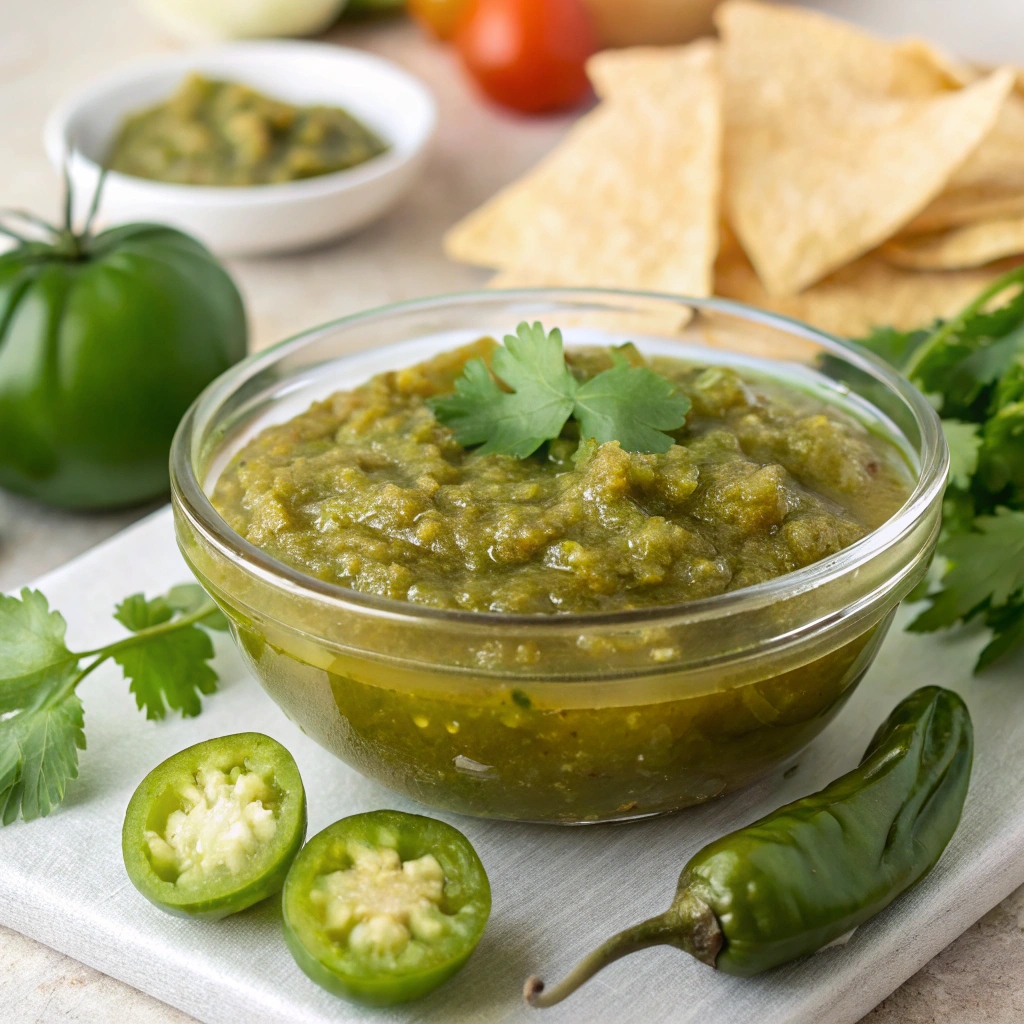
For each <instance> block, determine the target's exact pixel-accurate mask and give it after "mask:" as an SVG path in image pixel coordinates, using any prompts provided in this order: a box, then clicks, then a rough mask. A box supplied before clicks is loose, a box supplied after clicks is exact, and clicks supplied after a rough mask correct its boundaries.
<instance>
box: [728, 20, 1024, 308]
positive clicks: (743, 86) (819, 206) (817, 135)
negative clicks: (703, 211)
mask: <svg viewBox="0 0 1024 1024" xmlns="http://www.w3.org/2000/svg"><path fill="white" fill-rule="evenodd" d="M717 22H718V25H719V28H720V30H721V32H722V36H723V39H724V46H723V50H722V53H723V72H724V95H725V207H726V215H727V217H728V219H729V222H730V223H731V224H732V226H733V228H734V229H735V231H736V232H737V234H738V235H739V238H740V240H741V242H742V244H743V248H744V249H745V250H746V252H747V254H748V255H749V256H750V258H751V260H752V262H753V264H754V266H755V267H756V268H757V272H758V274H759V276H760V277H761V279H762V281H763V282H764V283H765V286H766V288H767V290H768V291H769V292H770V293H771V294H772V295H775V296H786V295H792V294H794V293H796V292H798V291H800V290H801V289H802V288H805V287H807V286H808V285H810V284H813V283H814V282H815V281H818V280H820V279H821V278H822V277H824V276H825V275H826V274H828V273H830V272H831V271H833V270H836V269H837V268H839V267H842V266H844V265H845V264H847V263H849V262H851V261H852V260H854V259H856V258H857V257H859V256H861V255H862V254H864V253H866V252H868V251H870V250H871V249H873V248H875V247H876V246H877V245H879V244H880V243H882V242H884V241H885V240H886V239H888V238H890V237H892V236H893V235H894V234H895V233H896V232H897V231H899V230H900V229H901V228H902V227H903V226H904V225H906V224H907V223H908V222H909V221H910V220H912V219H913V218H914V217H915V216H916V215H917V214H919V213H920V212H921V211H922V210H923V209H924V208H925V207H926V206H927V205H928V203H930V202H931V201H932V200H933V199H935V198H936V196H938V195H939V194H940V193H941V192H942V191H943V190H944V189H945V187H946V185H947V184H948V182H949V181H950V179H951V178H952V177H953V175H954V173H955V172H956V170H957V169H958V168H959V167H960V166H961V164H963V163H964V161H965V160H966V159H967V158H968V157H969V156H970V154H971V153H972V152H973V151H974V150H975V149H976V148H977V147H978V145H979V144H980V143H981V141H982V139H984V138H985V136H986V135H988V134H989V132H990V131H991V130H992V127H993V125H994V124H995V123H996V118H997V117H998V115H999V112H1000V109H1001V107H1002V106H1003V104H1004V102H1005V100H1006V97H1007V95H1008V94H1009V92H1010V90H1011V89H1012V87H1013V82H1014V73H1013V72H1012V71H1011V70H1010V69H1001V70H999V71H996V72H993V73H992V74H990V75H988V76H985V77H982V78H980V79H979V80H978V81H977V82H975V83H972V84H970V85H967V86H966V87H963V88H957V87H956V86H955V84H954V83H952V82H951V75H950V72H949V69H948V68H946V67H945V66H944V65H942V64H940V63H938V62H937V61H935V60H933V59H932V56H931V54H932V51H930V50H929V49H928V48H927V47H925V46H923V45H921V44H913V45H911V44H903V45H894V44H891V43H887V42H884V41H882V40H878V39H874V38H872V37H871V36H868V35H865V34H863V33H861V32H860V31H858V30H856V29H853V28H851V27H850V26H848V25H846V24H844V23H842V22H838V21H833V20H832V19H829V18H826V17H824V16H823V15H820V14H817V13H814V12H811V11H806V10H802V9H797V8H788V7H777V6H768V5H762V4H758V3H752V2H749V0H728V2H727V3H725V4H723V5H722V7H720V8H719V10H718V14H717Z"/></svg>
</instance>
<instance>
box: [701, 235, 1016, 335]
mask: <svg viewBox="0 0 1024 1024" xmlns="http://www.w3.org/2000/svg"><path fill="white" fill-rule="evenodd" d="M1006 269H1007V266H1006V264H1002V265H996V266H991V267H987V268H985V269H984V270H947V271H930V272H929V271H915V270H904V269H901V268H899V267H894V266H892V265H891V264H889V263H886V262H885V260H883V259H881V258H880V257H878V256H875V255H871V256H864V257H862V258H861V259H859V260H857V261H856V262H855V263H851V264H850V265H849V266H847V267H843V268H842V269H841V270H838V271H836V272H835V273H834V274H832V275H831V276H830V277H828V278H826V279H825V280H824V281H822V282H820V283H819V284H816V285H814V287H812V288H809V289H807V291H805V292H803V293H801V294H800V295H793V296H789V297H783V298H780V297H777V296H771V295H769V294H768V293H767V292H766V291H765V289H764V286H763V285H762V284H761V282H760V281H759V280H758V277H757V274H755V273H754V268H753V267H752V266H751V265H750V262H749V260H747V258H746V257H745V256H744V255H743V252H742V250H740V249H739V247H738V246H736V247H729V248H728V249H727V250H726V251H724V252H723V253H722V254H721V255H720V256H719V260H718V263H717V264H716V266H715V271H716V276H715V292H716V294H718V295H721V296H723V297H724V298H729V299H737V300H738V301H740V302H746V303H749V304H750V305H752V306H760V307H761V308H763V309H769V310H772V311H773V312H776V313H781V314H782V315H783V316H789V317H793V318H794V319H795V320H802V321H803V322H804V323H808V324H811V325H812V326H813V327H817V328H819V329H820V330H823V331H828V332H830V333H831V334H837V335H839V336H841V337H847V338H858V337H863V336H864V335H865V334H867V333H868V332H869V331H870V330H871V329H872V328H874V327H879V326H886V325H887V326H891V327H896V328H898V329H900V330H912V329H914V328H917V327H921V326H924V325H926V324H929V323H931V322H932V321H933V320H935V319H936V318H939V317H949V316H953V315H954V314H955V313H958V312H959V311H960V310H961V309H963V307H964V306H966V305H967V303H968V302H970V301H971V300H972V299H974V298H976V297H977V295H978V293H979V292H980V291H981V290H982V289H983V288H984V287H985V286H986V285H988V284H991V282H992V281H994V280H995V278H996V277H997V276H998V275H999V274H1000V273H1002V272H1003V271H1004V270H1006Z"/></svg>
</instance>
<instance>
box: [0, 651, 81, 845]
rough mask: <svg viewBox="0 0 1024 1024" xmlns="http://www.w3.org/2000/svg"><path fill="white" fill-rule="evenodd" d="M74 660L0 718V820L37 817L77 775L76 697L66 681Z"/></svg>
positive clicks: (57, 800) (48, 809)
mask: <svg viewBox="0 0 1024 1024" xmlns="http://www.w3.org/2000/svg"><path fill="white" fill-rule="evenodd" d="M74 668H75V666H74V664H71V665H69V666H67V668H66V669H65V671H64V672H63V674H60V675H53V676H51V678H50V679H49V681H48V685H47V688H46V689H45V691H43V692H41V693H39V694H37V695H36V699H35V700H34V701H33V703H31V704H29V705H27V706H25V707H23V708H21V709H19V710H17V711H13V712H9V713H8V714H7V715H5V717H3V718H2V719H0V822H2V823H3V824H4V825H9V824H10V823H11V822H12V821H14V820H15V819H16V818H17V817H18V816H19V815H20V816H21V818H22V819H23V820H24V821H32V820H33V819H34V818H42V817H45V816H46V815H47V814H49V813H50V812H51V811H52V810H53V809H54V807H56V806H57V805H58V804H60V803H61V801H62V800H63V799H64V793H65V790H66V789H67V784H68V780H70V779H75V778H77V777H78V751H79V750H84V749H85V729H84V725H85V719H84V713H83V711H82V702H81V701H80V700H79V699H78V697H77V696H76V694H75V691H74V688H73V686H68V685H66V684H67V682H68V680H69V679H71V678H72V676H73V673H74Z"/></svg>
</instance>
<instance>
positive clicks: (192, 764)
mask: <svg viewBox="0 0 1024 1024" xmlns="http://www.w3.org/2000/svg"><path fill="white" fill-rule="evenodd" d="M305 838H306V794H305V791H304V790H303V787H302V779H301V777H300V776H299V769H298V767H297V766H296V764H295V761H294V759H293V758H292V755H291V754H289V753H288V751H287V750H285V748H284V747H282V746H281V744H280V743H278V742H277V741H276V740H272V739H271V738H270V737H269V736H264V735H262V734H261V733H258V732H244V733H239V734H237V735H235V736H222V737H220V738H219V739H215V740H207V741H206V742H205V743H197V744H196V745H195V746H194V747H188V748H187V749H186V750H182V751H180V752H179V753H177V754H175V755H174V756H173V757H169V758H168V759H167V760H166V761H164V762H163V763H162V764H159V765H157V767H156V768H154V769H153V770H152V771H151V772H150V773H149V774H148V775H147V776H146V777H145V778H144V779H143V780H142V782H141V783H140V784H139V788H138V789H137V790H135V794H134V796H133V797H132V798H131V801H130V802H129V804H128V811H127V813H126V814H125V819H124V828H123V830H122V833H121V848H122V852H123V854H124V866H125V869H126V870H127V872H128V877H129V878H130V879H131V881H132V884H133V885H134V886H135V888H136V889H138V890H139V892H141V893H142V895H143V896H145V897H146V899H148V900H149V901H150V902H151V903H155V904H156V905H157V906H158V907H160V909H161V910H166V911H168V913H171V914H178V915H182V916H188V917H200V918H211V919H216V918H221V917H225V916H226V915H228V914H234V913H235V912H237V911H239V910H244V909H245V908H246V907H251V906H252V905H253V904H254V903H257V902H259V901H260V900H263V899H266V898H267V897H268V896H273V895H274V893H277V892H280V891H281V887H282V886H283V885H284V879H285V875H286V874H287V872H288V868H289V867H290V866H291V863H292V860H294V858H295V855H296V854H297V853H298V852H299V849H300V847H301V846H302V841H303V839H305Z"/></svg>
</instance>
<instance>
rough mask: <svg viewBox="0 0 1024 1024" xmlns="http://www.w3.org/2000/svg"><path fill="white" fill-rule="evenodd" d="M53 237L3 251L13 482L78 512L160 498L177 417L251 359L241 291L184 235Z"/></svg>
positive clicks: (3, 355) (6, 404) (145, 232)
mask: <svg viewBox="0 0 1024 1024" xmlns="http://www.w3.org/2000/svg"><path fill="white" fill-rule="evenodd" d="M53 233H54V239H55V240H54V241H53V242H52V243H43V242H22V244H20V245H18V246H17V248H15V249H13V250H12V251H10V252H7V253H4V254H3V255H2V256H0V438H3V443H2V444H0V486H2V487H7V488H9V489H10V490H12V491H19V492H21V493H22V494H27V495H29V496H31V497H34V498H38V499H40V500H42V501H47V502H51V503H53V504H56V505H63V506H67V507H72V508H114V507H117V506H123V505H131V504H136V503H138V502H142V501H146V500H148V499H150V498H155V497H157V496H158V495H160V494H162V493H164V492H165V491H166V490H167V488H168V468H167V456H168V452H169V450H170V445H171V438H172V437H173V435H174V431H175V428H176V427H177V425H178V421H179V420H180V419H181V417H182V416H183V415H184V413H185V410H186V409H188V407H189V405H190V404H191V403H192V401H193V399H195V398H196V396H197V395H198V394H199V392H200V391H202V390H203V388H204V387H206V385H207V384H209V383H210V381H212V380H213V379H214V377H216V376H218V375H219V374H220V373H222V372H223V371H224V370H226V369H227V368H228V367H229V366H231V365H232V364H233V363H235V362H237V361H238V360H239V359H241V358H242V357H243V356H244V355H245V347H246V324H245V310H244V308H243V306H242V299H241V296H240V295H239V293H238V289H237V288H236V287H235V285H234V282H233V281H232V280H231V278H230V277H229V276H228V274H227V272H226V271H225V270H224V268H223V267H222V266H221V265H220V264H219V263H218V262H217V261H216V259H214V257H213V256H212V255H211V254H210V253H209V252H208V251H207V250H206V249H205V248H204V247H203V246H202V245H200V244H199V242H197V241H196V240H195V239H193V238H190V237H189V236H188V235H184V234H182V233H181V232H180V231H174V230H172V229H171V228H167V227H161V226H159V225H154V224H130V225H124V226H122V227H116V228H112V229H111V230H109V231H104V232H103V233H102V234H99V235H96V236H95V237H89V236H88V235H85V236H75V235H73V234H72V233H71V231H70V229H66V230H65V231H63V232H57V231H56V230H54V232H53Z"/></svg>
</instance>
